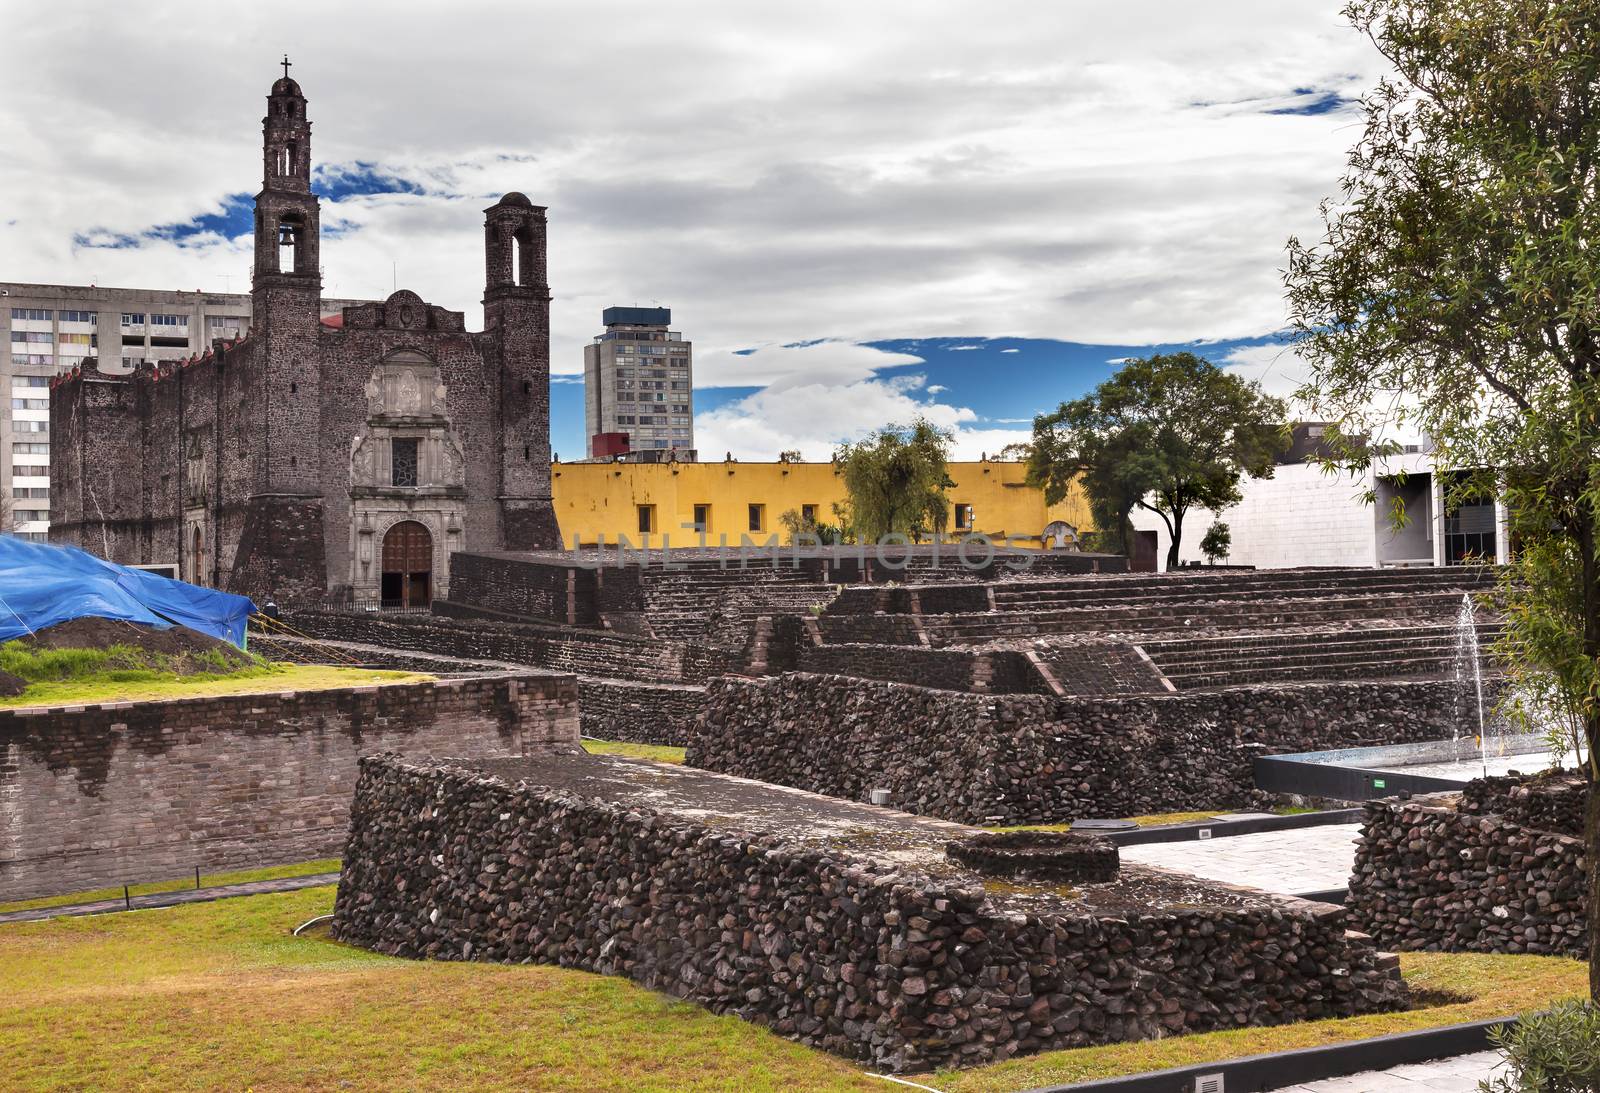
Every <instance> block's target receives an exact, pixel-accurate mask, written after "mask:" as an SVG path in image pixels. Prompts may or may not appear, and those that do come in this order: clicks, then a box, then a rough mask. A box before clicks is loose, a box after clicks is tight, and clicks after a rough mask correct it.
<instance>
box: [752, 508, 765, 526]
mask: <svg viewBox="0 0 1600 1093" xmlns="http://www.w3.org/2000/svg"><path fill="white" fill-rule="evenodd" d="M766 526H767V506H765V505H751V506H750V530H751V531H765V530H766Z"/></svg>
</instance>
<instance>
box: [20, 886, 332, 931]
mask: <svg viewBox="0 0 1600 1093" xmlns="http://www.w3.org/2000/svg"><path fill="white" fill-rule="evenodd" d="M337 883H339V874H338V873H308V874H306V875H304V876H299V877H279V878H277V879H275V880H254V881H246V882H244V883H242V884H220V885H217V886H215V887H212V888H180V889H178V890H176V891H173V892H155V893H152V894H151V895H148V896H134V897H133V898H132V899H131V900H129V901H128V902H127V903H124V902H123V901H122V900H120V899H102V900H95V901H94V902H92V903H64V904H60V905H58V906H55V907H38V908H34V909H32V910H28V911H7V912H5V913H4V914H0V926H4V925H6V924H8V923H13V922H43V921H45V920H46V919H52V918H76V917H78V916H80V915H110V914H118V913H120V912H123V911H153V910H156V909H158V908H161V907H184V906H187V905H188V904H191V903H212V902H214V901H216V900H219V899H233V898H235V897H237V896H266V895H273V894H275V893H277V892H298V891H299V890H300V889H302V888H321V887H322V886H323V885H325V884H337Z"/></svg>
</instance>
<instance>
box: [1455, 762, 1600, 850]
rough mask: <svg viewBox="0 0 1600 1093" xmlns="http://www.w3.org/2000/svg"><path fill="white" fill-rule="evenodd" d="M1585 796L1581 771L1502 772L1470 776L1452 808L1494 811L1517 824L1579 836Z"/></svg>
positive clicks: (1587, 793) (1587, 796)
mask: <svg viewBox="0 0 1600 1093" xmlns="http://www.w3.org/2000/svg"><path fill="white" fill-rule="evenodd" d="M1588 799H1589V784H1588V782H1586V781H1584V778H1583V775H1581V774H1577V773H1572V772H1567V773H1557V774H1542V775H1535V776H1533V777H1527V776H1523V775H1506V776H1501V777H1494V778H1474V779H1473V780H1472V781H1470V782H1468V783H1467V785H1466V788H1465V789H1463V790H1462V792H1461V800H1460V802H1459V803H1458V804H1457V806H1456V808H1457V811H1460V812H1465V813H1473V814H1477V815H1484V814H1488V813H1498V814H1499V815H1500V816H1502V817H1503V818H1505V819H1507V820H1509V821H1510V822H1511V823H1514V824H1517V825H1518V826H1520V827H1531V828H1534V829H1535V830H1538V831H1554V832H1555V833H1556V834H1558V835H1571V836H1572V837H1573V838H1575V839H1576V838H1581V837H1582V836H1583V813H1584V806H1585V805H1587V804H1588Z"/></svg>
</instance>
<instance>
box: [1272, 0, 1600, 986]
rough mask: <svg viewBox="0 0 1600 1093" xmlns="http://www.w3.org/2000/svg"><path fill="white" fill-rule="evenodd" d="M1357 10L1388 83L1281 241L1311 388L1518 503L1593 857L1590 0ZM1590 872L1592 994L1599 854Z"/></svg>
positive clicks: (1597, 137) (1594, 399)
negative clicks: (1316, 226)
mask: <svg viewBox="0 0 1600 1093" xmlns="http://www.w3.org/2000/svg"><path fill="white" fill-rule="evenodd" d="M1345 15H1346V17H1347V18H1348V19H1349V20H1350V22H1351V23H1352V24H1353V25H1354V26H1355V28H1356V29H1357V30H1358V31H1359V32H1361V33H1362V34H1364V35H1366V36H1367V38H1368V39H1370V40H1371V41H1372V43H1373V44H1374V45H1375V46H1376V48H1377V49H1378V51H1379V52H1380V53H1382V54H1383V56H1384V57H1385V58H1387V59H1388V61H1389V62H1390V64H1391V66H1392V69H1393V75H1391V76H1390V77H1388V78H1386V79H1384V80H1383V81H1382V82H1381V83H1380V84H1379V85H1378V87H1377V88H1376V89H1375V90H1374V91H1372V92H1370V93H1369V94H1368V95H1366V96H1365V97H1364V98H1363V100H1362V105H1363V110H1364V113H1365V125H1364V127H1363V130H1362V133H1361V136H1360V138H1359V140H1358V142H1357V143H1356V145H1355V147H1354V149H1353V150H1352V151H1351V153H1350V156H1349V160H1348V166H1347V169H1346V171H1345V175H1344V178H1343V180H1342V182H1341V185H1340V190H1339V193H1338V195H1337V197H1336V198H1335V199H1333V200H1332V201H1329V202H1326V203H1324V205H1323V220H1324V223H1325V229H1324V231H1323V233H1322V235H1321V238H1319V239H1317V240H1315V241H1314V242H1312V243H1309V244H1303V243H1301V242H1300V241H1299V240H1297V239H1291V240H1290V242H1289V266H1288V270H1287V273H1286V284H1287V288H1288V294H1289V303H1290V310H1291V315H1292V322H1293V328H1294V337H1295V340H1296V342H1297V344H1298V347H1299V349H1300V352H1301V353H1302V355H1303V356H1304V357H1305V358H1306V359H1307V361H1308V362H1309V363H1310V375H1309V379H1308V381H1307V383H1306V385H1305V389H1304V390H1303V391H1302V392H1301V397H1302V398H1304V399H1305V400H1306V401H1307V402H1308V403H1310V404H1311V405H1312V408H1313V409H1314V410H1317V411H1318V412H1319V413H1320V414H1322V415H1325V416H1329V417H1332V418H1334V419H1336V420H1339V421H1340V422H1341V423H1342V424H1343V426H1344V428H1343V429H1342V432H1343V434H1344V435H1345V436H1354V435H1357V434H1359V433H1364V432H1370V433H1372V435H1373V436H1374V437H1377V438H1379V439H1380V440H1382V439H1383V438H1386V437H1392V436H1394V435H1395V433H1397V432H1398V431H1399V429H1400V428H1406V429H1415V430H1418V431H1421V432H1423V433H1426V434H1428V435H1430V436H1432V437H1433V438H1434V440H1435V442H1436V444H1437V450H1436V461H1437V465H1439V466H1441V467H1450V468H1467V469H1469V470H1471V469H1474V468H1476V469H1475V470H1471V473H1469V474H1467V475H1466V476H1465V478H1464V479H1463V482H1462V485H1461V487H1460V488H1461V489H1462V490H1471V491H1476V492H1480V493H1481V492H1482V491H1484V490H1494V491H1497V492H1498V493H1499V494H1500V495H1501V496H1502V497H1503V499H1504V500H1505V502H1506V504H1507V506H1508V508H1509V509H1510V512H1511V514H1512V517H1511V519H1512V533H1513V540H1512V541H1513V542H1514V543H1516V544H1517V545H1518V561H1517V563H1516V566H1517V569H1518V570H1519V571H1520V572H1513V573H1512V574H1511V577H1512V578H1515V579H1510V580H1508V581H1507V582H1506V583H1505V584H1504V586H1503V593H1504V595H1505V597H1506V600H1505V602H1506V606H1507V621H1508V637H1507V639H1506V641H1505V642H1504V644H1503V645H1502V646H1501V649H1502V652H1503V653H1504V654H1505V655H1506V656H1508V657H1509V658H1510V659H1511V662H1512V664H1513V670H1514V673H1516V672H1520V673H1522V674H1523V675H1525V676H1535V677H1537V678H1538V679H1540V680H1542V681H1543V683H1544V684H1545V689H1544V699H1545V700H1549V699H1550V698H1551V697H1552V696H1555V702H1554V705H1556V706H1557V707H1561V708H1565V709H1566V710H1568V711H1569V716H1570V717H1571V719H1572V720H1573V722H1574V723H1575V724H1576V725H1577V726H1578V727H1579V728H1580V729H1581V736H1582V738H1583V742H1584V744H1585V746H1586V749H1587V760H1586V761H1585V762H1584V764H1583V767H1584V770H1585V771H1586V773H1587V776H1588V779H1589V782H1590V786H1591V792H1590V793H1589V807H1588V815H1587V824H1586V837H1587V840H1588V858H1589V861H1590V862H1600V793H1597V792H1595V791H1594V789H1593V786H1594V783H1595V780H1596V767H1595V750H1594V749H1595V745H1596V743H1597V742H1600V702H1597V698H1600V673H1597V670H1596V668H1597V663H1600V661H1597V658H1600V553H1597V551H1600V383H1597V381H1600V338H1597V331H1600V200H1597V195H1596V184H1597V170H1600V112H1597V105H1600V6H1597V5H1596V4H1595V3H1594V2H1593V0H1356V2H1353V3H1350V4H1348V5H1347V6H1346V8H1345ZM1384 447H1385V445H1384V444H1380V445H1378V446H1376V447H1374V448H1372V449H1370V450H1368V451H1366V452H1360V451H1354V450H1352V451H1348V452H1346V453H1345V456H1344V462H1346V463H1348V464H1350V465H1352V466H1355V467H1358V468H1365V467H1367V466H1369V465H1370V463H1371V460H1372V459H1373V458H1374V456H1375V455H1376V454H1378V453H1379V452H1381V451H1382V450H1384ZM1588 884H1589V892H1588V898H1589V906H1590V908H1591V909H1592V913H1591V914H1590V915H1589V931H1590V943H1591V959H1590V990H1591V992H1592V994H1593V995H1594V996H1595V997H1596V998H1597V999H1600V868H1591V869H1590V870H1589V879H1588Z"/></svg>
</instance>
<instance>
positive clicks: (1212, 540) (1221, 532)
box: [1200, 520, 1233, 565]
mask: <svg viewBox="0 0 1600 1093" xmlns="http://www.w3.org/2000/svg"><path fill="white" fill-rule="evenodd" d="M1232 549H1233V529H1232V528H1230V527H1228V525H1227V524H1224V523H1223V522H1222V521H1221V520H1218V521H1217V522H1216V523H1214V524H1212V525H1211V526H1210V527H1209V528H1207V529H1206V533H1205V537H1204V538H1202V539H1201V540H1200V553H1201V554H1204V555H1205V556H1206V560H1207V561H1209V562H1210V563H1211V564H1212V565H1216V564H1217V559H1218V558H1226V557H1227V556H1228V551H1230V550H1232Z"/></svg>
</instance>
